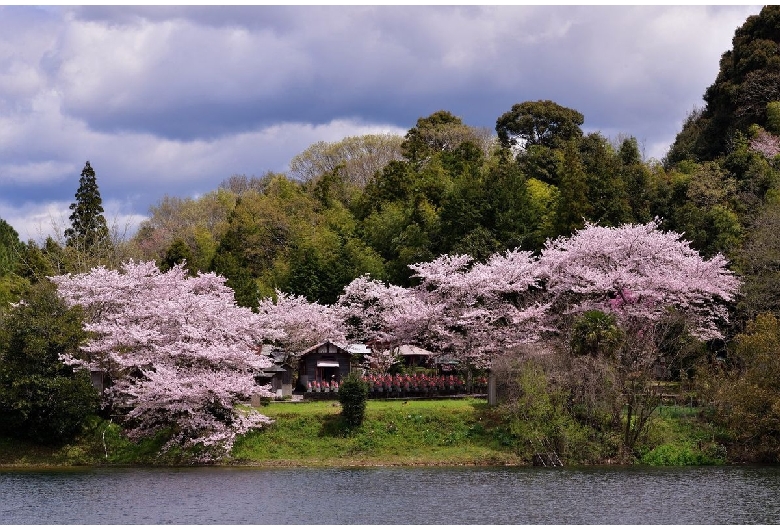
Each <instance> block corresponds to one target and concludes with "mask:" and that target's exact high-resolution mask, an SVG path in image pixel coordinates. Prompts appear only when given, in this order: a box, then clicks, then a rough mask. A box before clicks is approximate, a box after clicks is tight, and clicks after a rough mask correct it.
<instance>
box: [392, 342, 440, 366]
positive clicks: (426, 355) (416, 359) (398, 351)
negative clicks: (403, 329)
mask: <svg viewBox="0 0 780 530" xmlns="http://www.w3.org/2000/svg"><path fill="white" fill-rule="evenodd" d="M393 353H394V354H395V355H397V356H399V357H401V359H402V360H403V362H404V364H405V365H406V366H427V365H429V364H430V360H431V358H432V357H433V353H432V352H429V351H428V350H425V349H423V348H420V347H419V346H413V345H411V344H404V345H403V346H398V347H396V348H394V349H393Z"/></svg>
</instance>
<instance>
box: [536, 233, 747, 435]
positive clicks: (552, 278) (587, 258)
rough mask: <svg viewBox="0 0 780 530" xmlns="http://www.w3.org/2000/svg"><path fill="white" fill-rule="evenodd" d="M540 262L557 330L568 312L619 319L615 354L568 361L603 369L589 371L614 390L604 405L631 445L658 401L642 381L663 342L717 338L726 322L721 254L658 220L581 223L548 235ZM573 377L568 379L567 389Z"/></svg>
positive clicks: (732, 284) (729, 284)
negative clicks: (702, 250)
mask: <svg viewBox="0 0 780 530" xmlns="http://www.w3.org/2000/svg"><path fill="white" fill-rule="evenodd" d="M539 265H540V267H541V269H542V270H543V271H544V272H543V274H544V281H545V288H546V291H547V293H548V294H549V296H550V297H551V308H552V311H551V312H550V315H551V320H553V321H556V322H554V324H555V325H557V326H558V328H559V331H560V332H561V335H562V336H563V337H565V336H566V334H567V329H566V328H567V327H569V326H570V325H571V322H572V318H567V317H573V318H575V323H576V324H577V325H580V326H588V325H589V324H588V322H587V320H585V319H583V318H584V317H587V316H588V315H593V314H594V312H595V313H596V314H597V313H598V312H602V313H604V314H609V315H613V316H614V318H615V321H616V322H617V323H618V324H619V325H620V328H621V329H622V331H623V336H622V338H621V342H620V344H619V345H618V347H617V348H616V349H617V355H616V357H615V358H614V359H611V358H610V359H607V358H602V359H598V360H593V359H572V360H571V362H572V363H573V365H581V364H583V363H585V364H587V365H588V366H591V367H593V366H598V367H600V369H601V370H603V372H604V373H603V374H601V375H599V374H592V373H590V374H589V375H588V377H590V378H591V379H594V380H597V381H604V382H605V384H606V383H607V382H608V383H609V385H611V386H614V388H616V389H617V390H618V393H615V394H612V397H613V398H614V400H615V401H614V402H613V403H612V405H611V406H612V409H613V410H614V411H615V418H616V422H618V423H619V422H621V421H622V422H623V427H624V436H623V443H624V447H626V448H627V449H629V450H631V449H633V447H634V446H635V444H636V443H637V441H638V439H639V436H640V434H641V433H642V432H643V430H644V428H645V426H646V425H647V422H648V420H649V418H650V416H651V415H652V413H653V411H654V410H655V409H656V407H657V406H658V404H659V402H660V401H659V396H658V395H657V393H656V392H655V391H654V388H655V387H654V386H652V385H650V384H649V383H650V382H651V381H652V379H653V378H654V373H653V368H654V367H655V366H656V363H657V362H658V361H659V360H660V359H662V358H663V357H664V354H665V350H667V351H668V348H665V344H664V342H665V341H667V340H668V338H669V337H670V336H671V335H674V336H676V337H678V338H679V336H680V334H684V333H687V334H688V335H690V336H693V337H695V338H698V339H700V340H708V339H715V338H720V337H721V336H722V334H721V332H720V330H719V328H718V326H719V324H722V323H725V322H726V321H727V317H728V315H727V303H728V302H731V301H732V300H733V299H734V296H735V295H736V293H737V292H738V289H739V285H740V282H739V280H738V279H737V278H736V277H735V276H734V275H733V274H732V273H731V272H730V271H729V270H728V269H727V267H726V260H725V258H724V257H723V256H722V255H716V256H714V257H713V258H711V259H709V260H705V259H703V258H702V257H701V256H700V255H699V253H698V252H697V251H695V250H694V249H692V248H691V247H690V244H689V243H688V242H687V241H684V240H683V239H682V236H681V235H680V234H677V233H674V232H663V231H661V230H660V229H659V221H658V220H655V221H652V222H650V223H647V224H643V225H624V226H621V227H618V228H605V227H599V226H596V225H594V224H590V223H588V224H586V226H585V228H583V229H582V230H579V231H578V232H576V233H575V234H573V235H572V236H571V237H561V238H558V239H556V240H554V241H548V242H547V244H546V245H545V247H544V249H543V250H542V254H541V257H540V258H539ZM553 315H555V316H556V318H554V319H553V318H552V316H553ZM578 315H579V317H578ZM577 318H579V320H576V319H577ZM585 332H587V333H589V331H588V330H585ZM593 362H596V364H593ZM575 371H576V366H575V367H574V369H573V370H572V373H574V372H575ZM581 380H582V378H581ZM579 384H580V382H576V381H575V382H573V388H572V389H571V390H572V392H573V393H575V394H576V393H577V389H576V388H574V387H577V386H578V385H579Z"/></svg>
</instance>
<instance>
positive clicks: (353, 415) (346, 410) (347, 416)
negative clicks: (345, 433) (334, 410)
mask: <svg viewBox="0 0 780 530" xmlns="http://www.w3.org/2000/svg"><path fill="white" fill-rule="evenodd" d="M367 400H368V385H367V384H366V382H365V381H363V379H362V378H361V377H360V376H359V375H357V374H355V373H350V374H349V375H348V376H347V377H345V378H344V380H343V381H342V382H341V386H340V387H339V402H340V403H341V416H342V417H343V418H344V422H345V423H346V425H347V426H348V427H350V428H354V427H360V426H361V425H362V424H363V418H364V417H365V414H366V401H367Z"/></svg>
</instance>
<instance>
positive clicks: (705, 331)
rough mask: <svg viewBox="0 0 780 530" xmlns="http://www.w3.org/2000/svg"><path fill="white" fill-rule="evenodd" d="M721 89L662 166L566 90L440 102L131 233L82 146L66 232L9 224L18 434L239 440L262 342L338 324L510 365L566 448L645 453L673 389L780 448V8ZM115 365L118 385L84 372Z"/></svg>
mask: <svg viewBox="0 0 780 530" xmlns="http://www.w3.org/2000/svg"><path fill="white" fill-rule="evenodd" d="M704 101H705V105H704V107H702V108H700V109H695V110H694V111H692V112H691V113H690V114H689V115H688V116H687V117H686V119H685V121H684V125H683V127H682V130H681V131H680V132H679V133H678V135H677V137H676V139H675V141H674V143H673V144H672V145H671V146H670V149H669V151H668V153H667V155H666V156H665V157H664V159H663V160H660V161H659V160H653V159H650V160H648V159H645V157H644V156H643V154H642V151H641V146H640V145H639V142H638V141H637V139H636V138H634V137H632V136H630V135H628V134H626V135H625V136H620V137H617V138H607V137H605V136H603V135H602V134H600V133H598V132H590V133H586V132H584V131H583V129H582V125H583V123H584V122H585V117H584V116H583V115H582V114H581V113H580V112H578V111H577V110H575V109H571V108H566V107H563V106H561V105H559V104H557V103H556V102H554V101H549V100H539V101H525V102H520V103H517V104H515V105H513V106H512V108H510V109H507V111H506V112H505V113H503V114H502V115H500V116H498V117H497V118H496V126H495V130H489V129H483V128H477V127H472V126H470V125H468V124H466V123H463V121H462V120H461V119H460V118H459V117H458V116H456V115H455V114H453V113H451V112H449V111H447V110H440V111H438V112H435V113H433V114H431V115H430V116H426V117H421V118H419V119H418V120H417V122H416V123H415V124H414V125H413V126H412V127H411V128H410V129H409V130H408V132H407V133H406V134H405V135H404V136H393V135H365V136H358V137H347V138H344V139H343V140H341V141H338V142H332V143H328V142H318V143H315V144H313V145H311V146H310V147H309V148H307V149H306V150H305V151H303V152H301V153H300V154H298V155H297V156H295V157H294V158H293V159H292V160H291V161H290V170H289V171H288V172H287V173H271V172H269V173H266V174H263V175H261V176H254V175H253V176H247V175H225V176H224V177H221V178H223V180H222V182H221V184H220V185H219V186H218V187H217V188H216V189H214V190H213V191H211V192H209V193H207V194H204V195H202V196H200V197H198V198H188V197H171V196H165V197H162V198H161V199H160V200H159V201H158V202H157V204H155V205H152V206H151V207H150V209H149V216H148V219H147V220H146V221H144V222H143V223H142V225H141V226H140V228H139V230H138V231H137V233H135V234H134V235H133V236H132V237H130V238H122V237H119V236H118V235H117V234H118V233H119V231H118V230H117V229H116V227H109V226H107V224H106V221H105V218H104V217H103V215H102V214H103V209H102V204H101V199H100V193H99V190H98V176H97V174H96V170H95V169H93V168H92V167H91V166H90V164H89V162H87V163H86V165H85V167H84V171H83V172H82V174H81V180H80V181H79V186H78V191H77V192H76V196H75V201H74V203H73V205H72V206H71V210H72V215H71V217H70V221H71V226H70V227H69V228H67V230H64V231H63V232H62V234H61V237H50V238H48V239H46V240H45V241H44V242H36V241H32V240H30V241H27V242H23V241H20V239H19V236H18V234H17V233H16V232H15V231H14V229H13V228H12V227H11V226H10V225H8V224H7V223H6V222H4V221H2V220H0V411H2V415H3V417H4V418H9V421H7V422H3V423H4V425H3V426H2V427H0V430H2V434H5V435H9V436H23V437H26V438H29V439H34V440H38V441H42V442H53V441H59V440H66V439H70V438H72V437H73V436H74V435H75V434H76V433H78V432H79V430H80V428H81V424H82V423H83V421H84V418H85V417H87V416H88V415H89V414H93V413H94V412H95V411H96V410H103V411H105V410H107V407H108V408H110V407H123V408H124V410H126V411H130V412H129V416H128V417H129V419H128V423H127V425H126V428H127V430H128V432H129V433H130V434H133V435H137V436H144V435H149V434H150V433H154V432H156V429H159V428H160V426H161V425H163V426H166V425H167V426H170V418H175V422H174V423H175V426H176V429H175V431H176V435H175V436H172V437H171V440H170V442H171V444H175V443H181V442H182V441H183V440H186V441H187V442H186V443H191V444H193V445H197V444H201V445H206V446H212V445H218V444H221V443H226V444H227V445H226V446H225V448H226V449H227V450H229V449H230V447H231V446H232V442H233V440H234V439H235V437H236V436H238V435H241V434H244V433H246V432H248V430H249V429H251V428H253V427H257V426H260V425H263V424H265V423H267V421H268V419H267V418H263V417H261V415H259V414H257V417H252V416H251V415H250V416H246V415H242V414H241V413H238V412H235V411H234V410H233V409H234V404H235V402H236V401H239V399H238V398H237V396H242V395H243V396H246V395H247V394H248V393H250V392H251V387H252V381H251V377H250V378H249V379H250V381H249V383H247V382H246V378H247V376H246V374H247V373H248V372H249V371H250V370H251V369H262V363H259V364H258V361H257V360H256V359H254V358H253V357H252V355H250V354H249V353H251V352H253V351H254V350H253V348H254V347H255V346H257V345H258V344H260V343H263V342H266V343H274V344H276V345H279V346H282V347H284V348H286V349H287V350H288V351H290V352H293V353H295V352H296V351H301V350H302V349H303V348H304V347H307V346H309V345H311V344H312V343H313V341H317V340H320V339H325V338H333V339H339V340H343V341H350V342H373V343H375V344H384V345H387V344H401V343H404V344H406V343H409V344H416V345H418V346H421V347H426V348H429V349H431V350H432V351H437V352H446V353H448V354H451V355H454V356H456V357H457V358H458V359H459V360H460V361H461V363H462V365H463V366H464V367H465V366H468V367H470V368H474V369H484V368H493V369H495V370H497V371H498V370H504V371H505V372H504V373H508V374H512V375H511V378H512V381H511V382H509V383H507V388H508V389H509V390H508V392H509V397H508V401H507V403H505V404H504V405H503V407H504V408H503V409H502V410H504V411H506V414H509V415H510V416H511V417H512V418H513V420H512V421H520V422H525V423H524V424H523V425H524V426H523V427H522V428H520V427H518V433H519V434H517V433H516V434H517V435H518V436H523V435H524V434H522V433H523V432H525V433H526V435H529V434H527V433H528V432H531V431H533V433H534V434H533V436H541V437H543V438H544V439H546V440H549V443H550V445H552V446H554V447H556V448H558V449H559V452H560V453H562V454H564V453H566V446H567V445H570V444H571V443H573V442H572V440H575V439H576V440H581V439H587V440H589V441H590V442H592V443H597V444H601V445H608V444H611V445H610V447H611V449H609V450H604V451H602V453H601V454H602V456H604V455H607V453H609V456H615V455H619V459H621V461H631V458H632V457H635V456H636V455H637V451H639V448H640V447H641V445H642V437H643V436H644V435H645V434H646V432H647V426H648V422H650V420H651V418H652V415H653V413H654V412H655V411H656V410H657V407H658V406H659V405H660V404H661V403H662V400H663V399H664V396H665V395H666V396H667V397H668V395H669V394H670V392H671V391H669V390H668V389H670V388H672V389H678V390H676V391H675V392H677V393H678V395H679V392H683V391H682V390H679V389H684V391H685V392H687V395H688V396H689V397H690V396H693V397H691V399H692V400H693V399H694V398H695V401H696V403H697V404H698V405H699V406H700V407H701V413H700V414H701V417H702V418H703V419H704V420H706V421H707V422H709V423H710V424H712V425H714V426H715V427H716V429H717V432H718V433H719V438H718V440H714V441H713V443H712V447H713V448H714V449H712V450H713V451H715V450H716V449H717V450H718V451H720V450H721V449H720V448H725V449H726V450H727V451H728V454H729V459H730V460H731V461H756V462H777V461H780V394H778V392H777V389H778V388H779V387H780V356H779V354H780V322H778V318H780V6H766V7H764V8H763V9H762V11H761V13H760V14H759V15H756V16H752V17H750V18H748V19H747V20H746V22H745V23H744V24H743V25H742V26H741V27H740V28H738V29H737V30H736V32H735V35H734V39H733V48H732V49H731V50H729V51H726V52H725V53H724V54H723V56H722V58H721V61H720V70H719V73H718V75H717V78H716V79H715V80H714V82H713V84H712V85H710V86H709V87H708V88H707V89H706V91H705V93H704ZM97 169H98V170H99V168H97ZM131 278H133V279H134V280H133V282H134V283H133V282H131ZM171 291H175V294H170V293H171ZM163 292H165V293H167V294H162V293H163ZM158 293H160V294H159V296H158ZM20 301H22V302H21V303H20ZM158 301H159V303H158ZM166 304H167V305H166ZM220 308H221V309H220ZM225 308H229V309H225ZM174 313H175V314H176V315H178V316H177V317H176V318H174V317H172V316H170V315H172V314H174ZM107 315H110V318H109V316H107ZM166 315H168V316H166ZM188 315H189V317H191V318H189V319H188V318H185V317H187V316H188ZM174 328H175V329H176V330H177V331H176V332H175V337H174V336H173V334H174V332H172V331H170V330H171V329H174ZM195 328H198V329H200V330H207V329H209V330H214V329H218V330H219V332H218V333H215V334H213V336H205V335H206V334H205V333H197V332H196V329H195ZM166 333H168V335H165V334H166ZM150 335H155V336H154V337H150ZM162 335H165V336H164V337H162ZM194 344H197V347H196V346H193V345H194ZM183 351H186V353H182V352H183ZM128 352H132V355H131V354H128ZM248 352H249V353H248ZM183 357H186V361H182V358H183ZM42 359H43V362H42V361H41V360H42ZM377 362H379V360H378V359H377ZM101 363H102V364H101ZM98 365H100V366H103V368H102V369H105V370H106V371H107V372H110V373H111V374H112V378H113V380H114V383H115V387H114V390H113V391H112V393H111V395H110V399H111V400H112V402H111V403H110V405H107V404H106V398H105V396H104V397H103V399H102V402H101V398H100V396H98V395H97V394H96V393H95V392H93V389H92V385H91V383H90V381H89V377H88V372H87V373H85V372H84V371H83V370H79V369H78V367H79V366H84V367H91V368H92V369H93V370H94V369H95V367H96V366H98ZM109 366H110V368H109ZM220 370H221V371H222V372H221V376H220V377H216V378H212V379H211V380H210V381H211V382H210V383H209V382H204V381H206V380H205V379H204V377H205V376H204V375H203V374H204V373H205V372H209V373H212V374H213V373H214V372H215V371H217V372H219V371H220ZM182 373H185V375H184V376H182V375H181V374H182ZM177 374H178V376H177ZM242 374H243V375H242ZM177 377H178V379H177ZM242 378H243V379H242ZM172 381H173V382H174V383H172ZM247 385H248V386H247ZM173 387H176V388H177V389H178V390H176V392H175V393H176V394H177V396H179V397H176V398H174V397H171V394H172V393H174V392H173V391H172V390H170V389H171V388H173ZM164 388H167V389H168V390H167V391H166V393H165V395H162V393H161V392H162V391H161V390H160V389H164ZM662 389H667V390H662ZM168 391H170V393H168ZM675 392H671V393H675ZM184 394H187V396H188V397H187V398H182V397H181V396H182V395H184ZM52 396H58V397H57V398H55V399H52ZM193 396H197V397H193ZM539 396H544V399H542V398H540V397H539ZM44 402H45V403H44ZM100 403H102V404H100ZM161 403H163V404H162V405H161ZM152 404H154V405H152ZM101 407H102V409H101ZM155 407H156V408H155ZM152 409H154V410H152ZM171 411H175V412H174V413H172V412H171ZM193 411H196V412H193ZM534 411H535V412H534ZM542 411H544V414H542ZM535 414H536V415H535ZM185 417H186V421H185V420H184V419H183V418H185ZM165 418H168V420H167V421H168V423H166V420H165ZM215 425H218V426H215ZM529 425H531V427H529ZM225 426H229V427H230V429H229V430H230V433H229V434H226V431H225V428H226V427H225ZM583 433H584V434H583ZM529 436H530V435H529ZM594 460H597V459H596V458H594Z"/></svg>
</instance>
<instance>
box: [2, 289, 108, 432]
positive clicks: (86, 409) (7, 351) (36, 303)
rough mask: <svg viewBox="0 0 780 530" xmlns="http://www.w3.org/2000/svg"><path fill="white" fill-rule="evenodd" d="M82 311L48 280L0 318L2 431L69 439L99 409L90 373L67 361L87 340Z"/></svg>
mask: <svg viewBox="0 0 780 530" xmlns="http://www.w3.org/2000/svg"><path fill="white" fill-rule="evenodd" d="M82 318H83V312H82V310H81V309H80V308H68V307H67V306H66V305H65V303H64V302H63V301H62V300H61V299H60V298H59V297H58V296H57V293H56V290H55V287H54V285H53V284H52V283H50V282H49V281H47V280H44V281H41V282H38V283H36V284H35V285H33V286H31V287H30V289H29V290H28V292H27V293H26V295H25V303H24V304H19V305H16V306H14V307H13V308H12V309H11V310H10V312H9V313H8V314H7V315H3V316H2V317H0V417H2V418H3V421H2V422H1V424H0V432H2V433H3V434H4V435H7V436H12V437H14V438H24V439H31V440H35V441H38V442H43V443H52V444H54V443H58V442H63V441H68V440H70V439H71V438H72V437H73V436H74V435H76V434H78V432H79V431H80V430H81V428H82V426H83V425H84V422H85V421H86V419H87V418H88V417H89V416H90V415H91V414H94V413H96V412H97V407H98V393H97V391H96V390H95V389H94V388H93V386H92V384H91V382H90V378H89V372H87V371H84V370H77V371H74V369H73V368H72V367H71V366H68V365H66V364H64V363H63V362H62V360H61V358H60V356H61V355H63V354H69V355H73V354H75V353H76V352H77V351H78V349H79V347H80V346H81V344H82V343H83V342H84V340H86V338H87V334H86V332H85V331H83V328H82V322H83V321H82Z"/></svg>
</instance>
